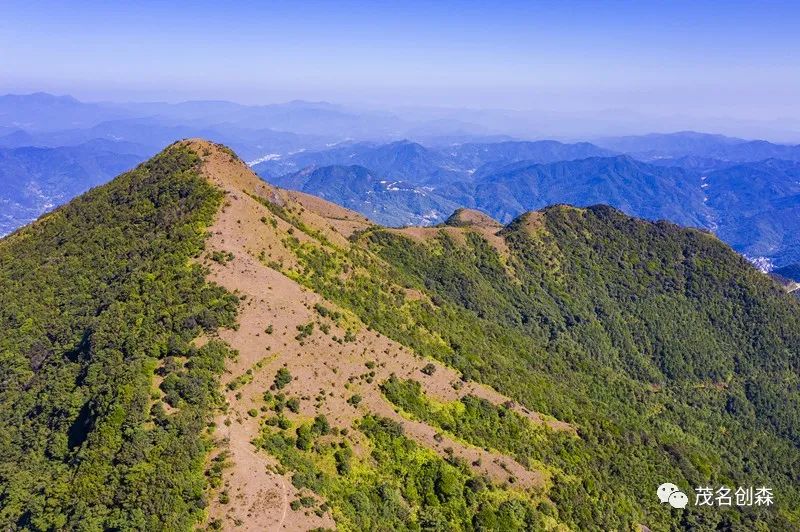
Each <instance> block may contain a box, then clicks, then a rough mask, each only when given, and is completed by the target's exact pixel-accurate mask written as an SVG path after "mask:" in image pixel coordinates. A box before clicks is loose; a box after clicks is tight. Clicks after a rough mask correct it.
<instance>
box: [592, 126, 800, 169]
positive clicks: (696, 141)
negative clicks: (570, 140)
mask: <svg viewBox="0 0 800 532" xmlns="http://www.w3.org/2000/svg"><path fill="white" fill-rule="evenodd" d="M597 142H598V144H599V145H601V146H603V147H605V148H608V149H612V150H615V151H618V152H623V153H627V154H630V155H633V156H635V157H637V158H640V159H644V160H648V161H650V160H656V159H660V158H680V157H685V156H695V157H705V158H710V159H717V160H720V161H735V162H753V161H762V160H764V159H785V160H789V161H800V145H798V146H790V145H785V144H774V143H772V142H767V141H765V140H744V139H738V138H734V137H726V136H723V135H711V134H707V133H696V132H694V131H682V132H678V133H651V134H649V135H638V136H627V137H614V138H606V139H600V140H599V141H597Z"/></svg>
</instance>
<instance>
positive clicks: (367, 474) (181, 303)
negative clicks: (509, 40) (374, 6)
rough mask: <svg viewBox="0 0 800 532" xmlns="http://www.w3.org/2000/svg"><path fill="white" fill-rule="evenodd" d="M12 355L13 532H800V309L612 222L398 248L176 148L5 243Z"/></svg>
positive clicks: (499, 230)
mask: <svg viewBox="0 0 800 532" xmlns="http://www.w3.org/2000/svg"><path fill="white" fill-rule="evenodd" d="M600 159H601V160H603V161H609V159H608V158H602V157H601V158H600ZM615 160H617V159H610V161H615ZM584 161H585V160H579V161H578V163H579V164H584ZM555 164H559V163H555ZM617 164H628V163H627V162H626V159H620V160H617ZM548 166H549V165H548ZM346 171H347V172H348V173H346V174H345V177H344V178H342V177H341V176H339V175H337V174H336V173H335V172H334V173H332V174H330V175H329V176H319V179H320V180H321V181H323V182H327V180H328V179H334V180H336V179H343V181H342V183H346V182H347V177H346V176H347V175H349V173H354V174H356V175H357V176H359V181H368V182H371V183H372V184H373V185H374V184H375V183H376V181H375V180H376V177H375V176H371V175H370V174H369V172H368V171H366V170H364V169H362V168H359V167H355V168H349V169H347V168H346ZM526 171H529V170H526ZM615 171H616V170H615ZM535 172H540V169H537V170H535ZM312 173H313V172H312ZM542 175H543V176H544V174H542ZM545 178H546V176H544V177H542V179H545ZM311 179H316V178H313V177H312V178H311ZM709 179H710V178H709ZM309 182H310V181H309ZM377 184H380V181H379V180H378V181H377ZM712 186H713V185H712ZM0 357H2V363H3V370H4V371H3V377H2V380H0V434H2V435H3V436H2V438H0V486H2V490H0V527H2V528H4V529H6V528H8V529H42V530H48V529H77V528H82V529H98V530H103V529H120V530H133V529H145V530H165V529H169V530H194V529H196V528H198V527H201V528H210V529H234V528H242V529H257V530H273V529H282V528H286V529H300V530H314V529H332V528H341V529H346V530H388V529H400V530H406V529H408V530H422V529H430V530H447V529H457V530H497V531H500V530H503V531H505V530H633V529H645V528H646V529H649V530H654V531H667V530H675V529H697V530H737V529H741V530H793V529H796V528H797V527H798V525H800V516H798V515H797V511H796V510H797V508H798V507H800V490H799V489H798V483H797V464H798V463H800V417H799V416H800V393H799V392H798V389H797V373H798V371H800V301H798V300H797V299H796V298H794V297H791V296H790V295H787V294H786V293H785V292H784V290H783V289H782V288H781V286H780V285H778V284H777V283H776V282H774V281H773V280H772V279H771V278H770V277H768V276H766V275H764V274H762V273H761V272H759V271H757V270H756V269H755V268H753V266H752V265H751V264H749V263H748V262H747V261H746V260H745V259H743V258H742V257H741V256H740V255H738V254H737V253H735V252H733V251H732V250H731V248H729V247H728V246H727V245H726V244H724V243H723V242H722V241H720V240H719V239H718V238H716V237H714V236H713V235H711V234H709V233H708V232H705V231H699V230H696V229H691V228H682V227H680V226H677V225H675V224H673V223H669V222H663V221H662V222H652V221H647V220H642V219H637V218H633V217H630V216H628V215H626V214H624V213H623V212H621V211H619V210H617V209H614V208H612V207H609V206H593V207H589V208H578V207H574V206H567V205H557V206H551V207H547V208H544V209H541V210H537V211H530V212H526V213H523V214H521V215H519V216H517V217H515V218H514V219H513V220H511V221H510V223H508V224H505V225H503V224H501V223H499V222H497V221H495V220H493V219H491V218H490V217H488V216H487V215H485V214H482V213H480V212H478V211H473V210H468V209H460V210H458V211H456V212H455V213H453V214H452V215H451V216H449V217H448V218H447V220H446V223H443V224H441V225H439V226H436V227H431V226H426V227H407V228H400V229H398V228H387V227H382V226H379V225H376V224H374V223H373V222H371V221H370V220H368V219H367V218H365V217H364V216H362V215H360V214H358V213H356V212H354V211H350V210H347V209H345V208H343V207H341V206H338V205H336V204H334V203H330V202H328V201H326V200H324V199H321V198H318V197H315V196H312V195H309V194H306V193H304V192H297V191H290V190H286V189H282V188H278V187H275V186H273V185H270V184H268V183H265V182H264V181H263V180H261V179H260V178H258V177H257V176H256V175H255V174H254V173H253V172H252V171H251V169H250V168H249V167H248V166H247V165H246V164H245V163H244V162H243V161H242V160H241V159H239V158H238V157H237V156H236V154H235V153H234V152H233V151H232V150H231V149H230V148H227V147H225V146H222V145H218V144H213V143H210V142H206V141H202V140H197V139H193V140H187V141H181V142H177V143H175V144H173V145H171V146H169V147H168V148H167V149H166V150H164V151H162V152H161V153H159V154H157V155H156V156H155V157H153V158H152V159H150V160H148V161H146V162H144V163H143V164H140V165H138V166H137V167H136V168H134V169H133V170H131V171H129V172H126V173H124V174H122V175H120V176H118V177H117V178H115V179H113V180H112V181H110V182H109V183H108V184H105V185H101V186H99V187H97V188H94V189H92V190H91V191H89V192H87V193H85V194H83V195H81V196H80V197H78V198H76V199H74V200H72V201H71V202H69V203H68V204H66V205H64V206H62V207H59V208H57V209H55V210H54V211H52V212H50V213H49V214H46V215H45V216H43V217H42V218H40V219H39V220H37V221H36V222H34V223H32V224H30V225H28V226H26V227H23V228H21V229H20V230H18V231H16V232H15V233H13V234H12V235H10V236H7V237H5V238H3V239H0ZM666 480H668V481H670V482H672V483H674V484H675V485H676V486H678V487H679V489H681V490H682V491H684V492H685V493H687V494H690V495H691V494H692V493H693V490H695V489H696V488H697V487H698V486H718V485H719V486H723V485H724V486H729V487H732V488H733V489H735V488H736V487H737V486H768V487H770V488H771V489H772V490H773V493H774V500H773V504H771V505H769V506H767V505H763V504H762V505H756V504H754V505H752V506H750V507H742V506H730V507H725V508H721V507H718V506H698V505H696V504H690V505H688V506H687V507H686V508H684V509H682V510H675V509H671V508H670V507H669V506H668V505H665V504H661V503H660V502H659V499H658V498H657V496H656V488H657V486H659V485H660V484H661V483H663V482H664V481H666Z"/></svg>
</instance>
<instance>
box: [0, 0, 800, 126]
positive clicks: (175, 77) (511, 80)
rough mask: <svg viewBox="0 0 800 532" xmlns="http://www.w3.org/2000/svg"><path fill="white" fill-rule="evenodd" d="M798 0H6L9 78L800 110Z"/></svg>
mask: <svg viewBox="0 0 800 532" xmlns="http://www.w3.org/2000/svg"><path fill="white" fill-rule="evenodd" d="M799 26H800V6H798V4H797V3H796V2H795V3H792V2H779V1H773V2H759V3H756V2H726V3H724V4H723V3H719V2H686V1H675V2H656V1H653V2H602V3H601V2H577V1H564V2H538V3H534V2H519V1H509V2H503V3H489V2H457V3H456V2H449V1H442V2H436V3H429V2H416V1H406V2H383V1H376V2H348V1H343V2H302V3H299V2H293V3H290V2H258V3H256V2H242V3H235V4H234V3H231V4H222V3H218V2H206V1H200V2H195V3H191V4H189V3H180V4H176V3H166V2H151V1H142V2H137V3H136V4H135V5H133V4H131V5H123V4H122V3H111V2H109V3H104V2H81V3H66V2H17V1H13V0H12V1H6V2H3V16H2V17H0V48H1V49H2V50H4V51H5V53H3V54H0V90H2V91H3V92H31V91H38V90H44V91H48V92H53V93H60V94H66V93H68V94H72V95H74V96H76V97H79V98H82V99H88V100H154V99H157V100H167V101H178V100H185V99H229V100H234V101H239V102H242V103H269V102H276V101H285V100H291V99H297V98H302V99H314V100H330V101H336V102H342V103H350V104H352V103H359V104H364V105H375V106H386V105H394V106H402V105H415V106H421V105H431V106H468V107H492V108H514V109H548V110H558V111H562V112H568V111H575V112H583V111H603V110H608V109H626V110H630V111H634V112H642V113H648V114H651V115H653V114H656V115H658V114H661V115H669V114H673V115H674V114H681V113H682V114H687V115H697V116H702V115H705V116H715V117H723V116H724V117H729V118H733V119H739V120H795V121H797V120H800V109H799V108H798V106H797V104H796V95H797V94H798V93H800V69H798V68H797V59H796V57H793V56H795V55H796V53H797V50H799V49H800V27H799Z"/></svg>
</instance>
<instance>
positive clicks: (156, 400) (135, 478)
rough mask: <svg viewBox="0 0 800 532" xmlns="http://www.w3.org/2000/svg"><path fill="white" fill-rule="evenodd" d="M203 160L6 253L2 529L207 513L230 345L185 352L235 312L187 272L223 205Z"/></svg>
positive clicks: (100, 198)
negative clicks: (208, 469)
mask: <svg viewBox="0 0 800 532" xmlns="http://www.w3.org/2000/svg"><path fill="white" fill-rule="evenodd" d="M197 162H198V159H197V156H196V155H195V154H194V153H192V152H190V151H188V150H187V149H185V148H179V147H177V146H176V147H172V148H171V149H169V150H167V151H166V152H164V153H163V154H161V155H160V156H158V157H156V158H155V159H153V160H151V161H150V162H148V163H146V164H144V165H142V166H140V167H138V168H137V169H135V170H133V171H131V172H129V173H127V174H124V175H122V176H120V177H119V178H117V179H116V180H115V181H113V182H112V183H111V184H109V185H106V186H103V187H100V188H97V189H95V190H93V191H91V192H89V193H88V194H86V195H84V196H83V197H81V198H79V199H77V200H75V201H73V202H72V203H70V204H69V205H68V206H66V207H63V208H61V209H58V210H56V211H55V212H54V213H52V214H50V215H48V216H46V217H45V218H44V219H42V220H40V221H39V222H37V223H35V224H33V225H32V226H29V227H27V228H25V229H23V230H21V231H19V232H17V233H16V234H14V235H12V236H11V237H9V238H7V239H5V240H3V241H2V242H0V366H2V377H0V528H3V529H14V528H22V529H38V530H63V529H79V530H103V529H120V530H127V529H130V530H143V529H150V530H157V529H159V530H167V529H169V530H175V529H187V528H190V527H191V526H192V524H193V523H194V522H196V521H197V519H198V518H199V517H200V516H202V514H203V508H204V506H205V500H204V488H205V485H206V482H205V479H204V477H203V463H204V460H205V455H206V451H207V450H208V442H207V440H206V438H205V437H204V436H203V433H204V429H205V427H206V425H207V423H208V421H209V414H210V413H211V412H212V407H213V406H214V405H215V404H217V403H218V401H219V395H218V392H217V381H218V375H219V374H220V373H221V371H222V368H223V362H224V359H225V357H226V356H228V348H227V347H226V346H225V345H224V344H222V343H220V342H218V341H211V342H210V343H208V344H206V345H205V346H204V347H202V348H200V349H197V348H195V347H193V346H192V345H191V343H190V342H191V341H192V339H194V338H195V337H196V336H198V335H199V334H200V333H201V332H203V331H205V332H209V333H210V332H213V331H214V330H215V329H216V328H217V327H219V326H225V325H232V324H233V320H234V318H235V311H236V299H235V297H234V296H232V295H228V294H227V293H226V292H225V291H224V290H222V289H221V288H220V287H217V286H212V285H210V284H208V283H206V282H205V279H204V275H203V271H202V269H201V268H200V267H199V266H197V265H192V264H191V263H190V259H191V258H192V257H193V256H195V255H197V254H199V253H200V251H201V250H202V247H203V241H204V239H205V227H206V226H208V225H209V224H210V222H211V220H212V217H213V215H214V213H215V212H216V210H217V208H218V207H219V205H220V204H221V199H222V198H221V193H220V192H219V191H217V190H216V189H214V188H213V187H211V186H210V185H209V184H208V183H207V182H206V181H205V180H204V179H202V178H201V177H199V176H198V174H197V172H196V165H197ZM156 372H158V373H159V374H160V375H161V376H162V377H163V382H164V385H163V386H162V388H163V392H162V391H161V390H158V389H156V388H154V387H153V386H152V383H153V382H154V375H155V373H156ZM162 395H163V398H162ZM167 404H168V405H170V406H169V407H167V406H166V405H167ZM167 409H169V413H167Z"/></svg>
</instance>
